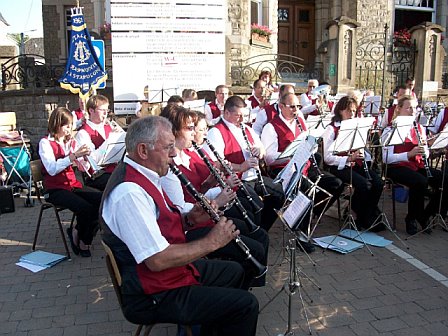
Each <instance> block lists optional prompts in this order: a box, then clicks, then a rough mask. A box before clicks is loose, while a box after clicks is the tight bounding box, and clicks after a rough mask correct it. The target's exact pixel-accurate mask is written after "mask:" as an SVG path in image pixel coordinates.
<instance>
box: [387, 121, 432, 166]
mask: <svg viewBox="0 0 448 336" xmlns="http://www.w3.org/2000/svg"><path fill="white" fill-rule="evenodd" d="M418 129H419V131H420V132H421V131H422V129H421V126H420V125H418ZM410 136H411V138H410V139H409V138H406V139H405V141H404V143H402V144H401V145H395V146H394V153H397V154H398V153H407V152H409V151H410V150H412V149H413V148H414V147H415V146H417V145H418V141H417V136H416V134H415V130H414V128H411V134H410ZM392 165H393V166H401V167H408V168H410V169H412V170H414V171H417V170H419V169H421V168H424V167H425V164H424V162H423V158H422V156H421V155H416V156H415V157H413V158H411V159H409V160H408V161H400V162H398V163H394V164H392Z"/></svg>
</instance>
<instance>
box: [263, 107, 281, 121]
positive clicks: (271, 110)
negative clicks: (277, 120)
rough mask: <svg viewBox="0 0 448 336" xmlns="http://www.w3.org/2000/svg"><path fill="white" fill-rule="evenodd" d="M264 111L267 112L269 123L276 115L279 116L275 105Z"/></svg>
mask: <svg viewBox="0 0 448 336" xmlns="http://www.w3.org/2000/svg"><path fill="white" fill-rule="evenodd" d="M277 108H278V105H277ZM264 110H265V111H266V117H267V122H270V121H271V120H272V119H273V118H274V117H275V116H276V115H278V114H279V111H277V110H276V108H275V104H271V105H268V106H266V107H265V108H264Z"/></svg>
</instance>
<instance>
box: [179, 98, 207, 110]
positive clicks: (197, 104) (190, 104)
mask: <svg viewBox="0 0 448 336" xmlns="http://www.w3.org/2000/svg"><path fill="white" fill-rule="evenodd" d="M184 107H185V108H187V109H190V110H193V111H199V112H202V113H204V108H205V99H196V100H190V101H186V102H184Z"/></svg>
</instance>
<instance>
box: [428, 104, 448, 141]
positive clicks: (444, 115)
mask: <svg viewBox="0 0 448 336" xmlns="http://www.w3.org/2000/svg"><path fill="white" fill-rule="evenodd" d="M447 123H448V106H447V107H445V109H444V110H443V111H441V112H439V113H438V114H437V117H436V120H435V121H434V125H430V126H429V127H428V130H429V131H430V132H431V133H432V134H438V133H440V132H442V131H443V129H444V128H445V126H446V124H447Z"/></svg>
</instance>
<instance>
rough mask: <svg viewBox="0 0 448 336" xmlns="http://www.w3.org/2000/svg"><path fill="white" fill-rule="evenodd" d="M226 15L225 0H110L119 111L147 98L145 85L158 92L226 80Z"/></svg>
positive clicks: (205, 87)
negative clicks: (186, 1)
mask: <svg viewBox="0 0 448 336" xmlns="http://www.w3.org/2000/svg"><path fill="white" fill-rule="evenodd" d="M226 19H227V1H225V0H189V1H188V3H178V2H177V1H174V0H152V1H150V2H149V1H147V0H111V25H112V66H113V71H114V76H113V82H114V102H116V104H115V106H114V110H115V113H116V114H123V113H125V111H130V109H132V105H133V104H135V103H137V102H139V101H142V100H145V96H144V94H143V92H144V88H145V86H147V87H149V88H150V91H151V93H150V94H152V95H155V96H157V92H156V91H158V90H159V91H160V92H162V91H164V90H166V89H168V88H172V87H173V84H174V86H175V87H176V88H177V90H178V92H182V90H183V89H186V88H188V89H195V90H210V89H212V90H213V89H214V88H215V87H216V86H217V85H219V84H223V83H225V71H226V66H225V64H226V63H225V28H226ZM160 96H161V95H160ZM123 104H125V105H126V106H129V107H126V108H123V107H124V105H123Z"/></svg>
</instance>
